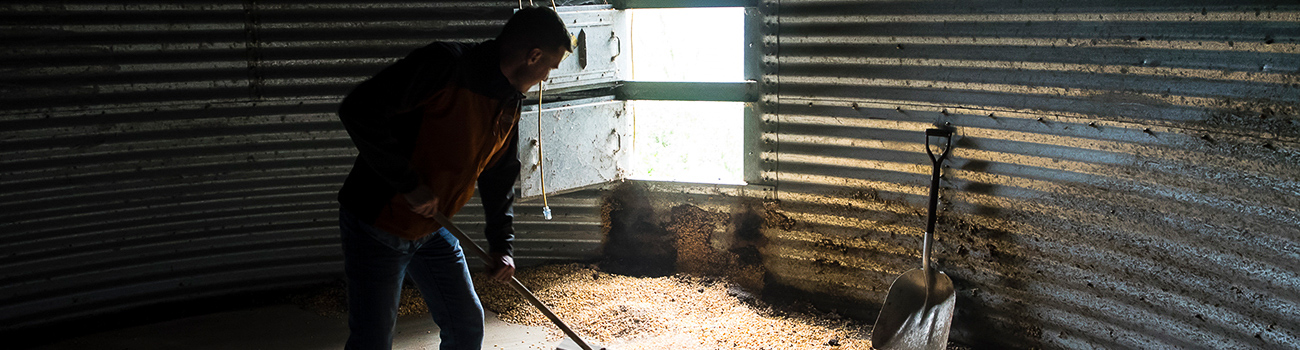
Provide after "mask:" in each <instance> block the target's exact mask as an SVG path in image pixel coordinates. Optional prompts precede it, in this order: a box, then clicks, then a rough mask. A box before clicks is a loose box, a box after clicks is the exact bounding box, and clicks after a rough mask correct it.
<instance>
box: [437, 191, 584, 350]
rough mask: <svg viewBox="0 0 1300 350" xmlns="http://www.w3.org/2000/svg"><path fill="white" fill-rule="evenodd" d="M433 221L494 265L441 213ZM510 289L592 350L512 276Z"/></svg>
mask: <svg viewBox="0 0 1300 350" xmlns="http://www.w3.org/2000/svg"><path fill="white" fill-rule="evenodd" d="M433 220H435V221H437V222H438V224H439V225H442V227H446V228H447V231H449V232H451V235H452V236H455V237H456V239H457V240H459V241H460V246H462V247H465V248H466V249H469V250H470V251H473V252H474V254H475V255H478V257H479V258H482V259H483V263H485V264H487V265H488V266H492V264H494V263H495V262H494V261H493V259H492V256H491V255H488V253H487V252H485V251H483V247H479V246H478V243H474V240H471V239H469V236H467V235H465V232H464V231H461V230H460V228H458V227H456V224H453V223H451V219H448V218H447V217H446V216H444V215H442V213H434V214H433ZM510 287H511V288H513V289H514V290H515V292H519V295H521V296H523V297H524V299H527V300H528V302H529V303H530V304H533V306H536V307H537V310H539V311H541V312H542V314H543V315H546V318H549V319H551V323H554V324H555V326H556V327H559V328H560V330H561V331H563V332H564V334H565V335H567V336H569V339H573V342H574V343H577V344H578V346H580V347H582V350H592V349H591V346H590V345H587V342H585V341H582V338H580V337H578V333H574V332H573V329H570V328H569V326H568V325H565V324H564V321H561V320H560V317H559V316H556V315H555V313H554V312H551V308H548V307H546V304H542V301H541V300H538V299H537V296H536V295H533V292H532V291H529V290H528V287H524V284H523V283H519V279H518V278H515V277H514V276H511V277H510Z"/></svg>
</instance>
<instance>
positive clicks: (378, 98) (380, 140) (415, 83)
mask: <svg viewBox="0 0 1300 350" xmlns="http://www.w3.org/2000/svg"><path fill="white" fill-rule="evenodd" d="M459 48H460V47H459V46H455V45H448V44H444V43H434V44H431V45H428V46H425V47H422V48H419V49H417V50H415V51H412V52H411V54H410V55H407V56H406V57H405V58H402V59H401V60H398V61H397V62H396V63H393V64H392V65H390V66H388V67H386V68H384V70H383V71H380V72H379V74H376V75H375V76H374V77H372V78H370V79H368V80H366V81H365V82H362V83H361V84H360V85H357V87H356V88H355V89H353V90H352V92H351V93H349V94H348V96H347V97H346V98H344V99H343V103H342V104H341V105H340V106H339V120H341V121H342V122H343V126H344V128H346V129H347V131H348V136H350V137H351V138H352V142H353V143H354V144H356V146H357V150H358V151H359V152H360V156H361V159H362V160H364V161H365V163H366V164H367V165H369V166H370V168H371V169H372V170H374V172H375V173H376V174H378V175H379V176H380V177H381V178H383V179H384V181H386V182H388V184H389V186H391V187H392V189H393V190H395V191H396V192H398V193H409V192H411V191H413V190H415V189H416V187H417V186H418V185H419V177H418V175H417V174H416V173H415V171H414V170H412V169H411V167H410V157H411V150H412V147H413V146H414V140H415V137H416V134H415V133H416V132H417V130H419V124H420V120H421V118H420V117H421V116H420V115H419V113H418V112H416V111H415V110H414V107H415V105H416V104H417V103H419V102H421V101H420V100H421V99H423V98H424V97H425V96H426V95H427V94H428V93H429V92H430V91H431V90H432V89H434V88H436V87H437V86H438V85H440V84H441V82H445V81H446V77H447V76H448V75H449V71H450V69H449V68H450V65H451V62H453V61H454V57H453V55H452V51H454V50H457V49H459Z"/></svg>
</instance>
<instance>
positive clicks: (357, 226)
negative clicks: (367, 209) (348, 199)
mask: <svg viewBox="0 0 1300 350" xmlns="http://www.w3.org/2000/svg"><path fill="white" fill-rule="evenodd" d="M342 212H343V213H342V215H340V218H339V220H340V221H342V225H340V226H342V227H344V230H345V231H347V232H344V234H350V235H356V236H365V237H356V238H364V239H368V240H371V241H373V242H375V243H379V244H380V245H382V246H385V247H388V249H392V250H394V251H397V252H399V253H409V251H410V250H411V245H412V242H411V241H407V240H404V239H402V238H401V237H397V236H396V235H393V234H391V233H388V232H386V231H384V230H381V229H379V228H378V227H375V226H374V225H370V224H367V223H365V222H362V221H361V219H358V218H357V217H356V216H355V215H353V214H352V213H349V212H347V210H342Z"/></svg>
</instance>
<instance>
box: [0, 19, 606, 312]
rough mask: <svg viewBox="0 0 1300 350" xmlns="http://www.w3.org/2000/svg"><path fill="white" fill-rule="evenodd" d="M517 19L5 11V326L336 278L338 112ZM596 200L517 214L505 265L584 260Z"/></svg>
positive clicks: (586, 197)
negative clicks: (399, 64) (511, 256)
mask: <svg viewBox="0 0 1300 350" xmlns="http://www.w3.org/2000/svg"><path fill="white" fill-rule="evenodd" d="M516 5H517V3H516V2H474V1H444V2H385V3H367V2H347V1H332V2H330V1H316V2H291V1H244V2H219V1H209V2H201V1H189V2H170V1H169V2H119V3H107V2H98V1H61V2H58V3H57V4H47V3H46V2H7V3H5V4H3V5H0V41H4V42H5V43H6V44H5V47H4V50H3V51H2V52H3V53H0V55H2V56H0V61H3V62H4V66H3V67H4V68H3V69H0V81H2V82H3V84H2V85H0V91H3V93H2V94H0V125H2V127H0V146H2V148H0V213H2V214H0V218H3V219H2V220H0V329H5V330H12V329H18V328H22V327H28V326H34V325H40V324H48V323H50V322H56V321H60V320H66V319H73V318H77V317H84V316H88V315H95V314H104V313H109V312H113V311H117V310H123V309H127V308H131V307H135V306H141V305H149V304H156V303H160V302H165V301H175V300H186V299H194V298H200V297H205V296H215V295H228V294H232V293H238V292H244V291H254V290H269V289H276V288H289V287H295V286H302V285H306V284H312V283H318V282H322V281H328V280H331V279H334V278H337V277H338V276H339V275H340V273H339V271H341V256H340V254H339V248H338V243H337V242H338V238H337V235H338V229H337V228H336V227H337V224H336V218H337V213H336V208H337V204H336V203H335V201H334V196H335V194H334V192H335V191H336V190H337V188H338V186H339V185H340V184H341V183H342V181H343V178H344V177H345V176H346V174H347V171H348V170H349V169H350V168H351V166H352V161H353V157H354V156H355V150H354V148H353V146H352V144H351V142H350V141H349V140H348V138H347V134H346V133H345V132H344V130H343V128H342V125H341V124H339V123H338V122H337V121H336V118H335V116H334V110H335V109H336V108H337V103H338V101H339V100H340V99H341V97H342V95H343V94H345V93H346V92H347V91H348V90H349V89H350V88H351V86H353V85H355V84H356V83H358V82H360V81H362V80H364V79H365V78H367V77H369V76H370V75H372V74H374V73H376V72H378V71H379V69H381V68H382V67H383V66H385V65H386V64H388V63H390V62H392V61H394V60H396V59H397V58H400V57H401V56H403V55H405V54H406V53H407V52H409V51H410V50H411V49H413V48H415V47H418V46H422V45H424V44H427V43H428V42H430V41H435V40H450V41H479V40H484V39H486V38H490V37H492V36H494V35H495V34H496V31H497V30H498V28H499V26H500V25H501V24H503V23H504V21H505V19H506V18H508V17H509V15H510V13H511V10H512V8H513V7H514V6H516ZM598 196H599V194H598V193H594V192H580V193H575V194H570V195H566V196H563V197H561V198H558V199H555V200H552V201H551V203H552V207H553V208H554V209H555V212H556V217H557V219H556V220H554V221H545V220H541V218H540V216H541V215H540V208H538V205H535V204H533V203H521V204H520V205H519V206H518V208H517V209H516V211H517V213H518V214H519V217H518V219H517V224H516V227H517V229H518V231H519V232H520V235H519V238H518V240H519V242H518V248H517V249H516V251H517V254H518V255H519V257H518V259H519V261H520V263H521V264H529V263H537V262H541V261H545V260H553V259H560V260H575V259H583V258H590V257H591V256H593V254H598V253H599V250H598V248H599V245H600V242H601V234H600V229H601V227H600V221H601V219H600V213H599V211H598V210H597V209H596V206H597V205H598ZM471 203H472V204H471V205H470V206H469V207H467V208H466V209H465V210H464V211H463V214H462V215H460V217H458V219H459V221H462V222H465V223H467V224H466V227H465V228H466V230H467V231H471V232H475V231H478V232H481V230H482V227H481V226H482V225H481V224H479V225H473V224H468V223H472V222H480V221H481V220H482V219H481V218H482V214H481V209H480V208H478V207H477V203H478V202H477V200H475V201H473V202H471ZM479 235H481V233H479ZM480 238H481V237H480Z"/></svg>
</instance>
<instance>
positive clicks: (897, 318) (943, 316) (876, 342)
mask: <svg viewBox="0 0 1300 350" xmlns="http://www.w3.org/2000/svg"><path fill="white" fill-rule="evenodd" d="M931 137H942V138H945V139H947V146H946V147H945V148H944V149H943V153H941V154H940V155H939V157H937V158H936V157H935V156H934V152H933V151H931V150H930V138H931ZM951 150H952V130H951V129H927V130H925V153H926V154H929V155H930V162H931V163H932V164H933V165H934V171H933V172H932V173H931V175H930V214H929V222H928V223H927V224H926V228H925V237H924V239H923V240H922V243H921V268H920V269H912V270H911V271H907V273H904V274H903V275H902V276H899V277H898V279H896V280H894V284H893V285H892V286H890V287H889V294H888V295H887V296H885V305H884V306H883V307H881V309H880V316H878V317H877V318H876V326H875V328H874V330H873V331H872V333H871V345H872V346H873V347H875V348H877V349H882V350H886V349H890V350H892V349H926V350H940V349H944V348H945V347H947V346H948V329H949V326H951V325H952V311H953V309H954V308H955V306H956V303H957V294H956V292H955V291H953V289H952V280H950V279H948V275H946V274H944V273H943V272H941V271H938V270H936V269H934V268H932V267H930V246H931V245H932V243H933V242H934V224H935V221H937V217H936V216H935V210H937V209H938V207H939V167H940V166H941V165H943V161H944V159H947V158H948V152H949V151H951Z"/></svg>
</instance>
